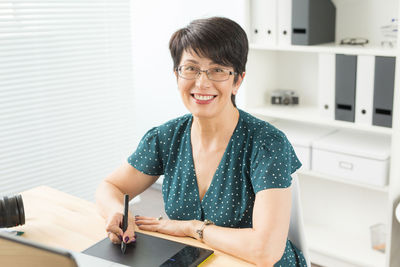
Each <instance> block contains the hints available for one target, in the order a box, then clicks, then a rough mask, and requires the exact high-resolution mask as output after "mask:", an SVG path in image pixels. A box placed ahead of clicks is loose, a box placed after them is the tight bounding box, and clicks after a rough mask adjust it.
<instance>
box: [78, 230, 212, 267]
mask: <svg viewBox="0 0 400 267" xmlns="http://www.w3.org/2000/svg"><path fill="white" fill-rule="evenodd" d="M83 253H84V254H87V255H91V256H95V257H99V258H102V259H106V260H109V261H113V262H117V263H120V264H125V265H128V266H140V267H147V266H149V267H150V266H151V267H154V266H163V267H165V266H197V265H199V264H200V263H202V262H203V261H205V260H206V259H207V258H208V257H209V256H211V255H212V254H213V253H214V251H212V250H208V249H204V248H200V247H194V246H190V245H187V244H183V243H178V242H174V241H171V240H167V239H163V238H159V237H155V236H151V235H147V234H143V233H138V232H136V242H135V243H129V244H127V246H126V251H125V254H122V253H121V247H120V246H119V245H115V244H113V243H112V242H110V240H109V239H108V238H105V239H103V240H101V241H100V242H98V243H96V244H95V245H93V246H92V247H90V248H88V249H86V250H85V251H83Z"/></svg>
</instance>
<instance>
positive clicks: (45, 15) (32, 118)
mask: <svg viewBox="0 0 400 267" xmlns="http://www.w3.org/2000/svg"><path fill="white" fill-rule="evenodd" d="M130 13H131V12H130V1H129V0H104V1H96V0H68V1H56V0H41V1H34V0H20V1H18V0H14V1H5V0H2V1H0V196H3V195H11V194H15V193H17V192H21V191H24V190H26V189H29V188H32V187H35V186H38V185H49V186H52V187H54V188H56V189H59V190H62V191H64V192H67V193H71V194H73V195H76V196H78V197H82V198H85V199H88V200H93V199H94V192H95V188H96V186H97V185H98V183H99V182H100V180H101V179H103V178H104V177H105V176H107V175H108V174H109V173H110V172H112V170H113V169H115V168H116V167H117V166H118V165H120V164H121V162H122V161H123V160H125V157H126V156H127V155H128V154H129V153H130V152H132V150H133V148H134V144H135V142H136V139H135V137H134V128H133V127H134V125H133V122H132V119H131V118H133V114H132V113H133V105H132V102H133V88H132V66H131V65H132V64H131V63H132V56H131V27H130Z"/></svg>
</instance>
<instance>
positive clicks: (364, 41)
mask: <svg viewBox="0 0 400 267" xmlns="http://www.w3.org/2000/svg"><path fill="white" fill-rule="evenodd" d="M368 42H369V41H368V39H365V38H344V39H342V40H341V41H340V44H341V45H365V44H368Z"/></svg>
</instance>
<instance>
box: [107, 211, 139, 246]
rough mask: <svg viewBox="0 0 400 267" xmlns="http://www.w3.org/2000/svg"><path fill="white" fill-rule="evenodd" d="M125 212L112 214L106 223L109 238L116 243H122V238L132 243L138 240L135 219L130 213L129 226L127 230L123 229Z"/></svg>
mask: <svg viewBox="0 0 400 267" xmlns="http://www.w3.org/2000/svg"><path fill="white" fill-rule="evenodd" d="M123 217H124V216H123V214H122V213H119V212H116V213H114V214H113V215H111V216H110V217H109V218H108V220H107V223H106V231H107V235H108V238H109V239H110V240H111V242H113V243H114V244H120V243H121V242H122V240H123V241H124V242H125V243H127V244H128V243H132V242H136V235H135V219H134V218H133V217H132V216H131V215H130V214H129V215H128V227H127V228H126V231H125V232H123V231H122V221H123Z"/></svg>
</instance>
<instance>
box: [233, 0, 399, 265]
mask: <svg viewBox="0 0 400 267" xmlns="http://www.w3.org/2000/svg"><path fill="white" fill-rule="evenodd" d="M294 1H295V0H294ZM257 2H258V1H248V3H249V5H254V4H256V3H257ZM333 2H334V4H335V6H336V42H335V43H330V44H322V45H314V46H294V45H280V44H279V42H278V44H277V45H269V44H265V43H260V42H258V43H257V42H253V40H252V36H253V35H254V34H253V29H252V28H248V29H247V31H248V33H249V34H248V36H249V37H250V51H249V58H248V64H247V71H246V77H245V81H244V83H243V86H242V88H241V90H240V91H239V95H238V99H237V102H238V106H239V107H241V108H244V109H245V110H246V111H249V112H250V113H252V114H253V115H256V116H258V117H260V118H262V119H265V120H267V121H271V122H272V123H273V121H274V120H276V119H279V120H288V121H296V123H304V124H315V125H317V126H318V127H321V126H325V127H329V128H332V127H333V128H336V129H338V130H343V129H344V130H348V129H351V130H355V131H360V132H365V133H366V134H371V133H373V134H377V135H379V134H381V135H382V138H384V137H387V136H388V135H389V136H390V139H391V145H390V147H391V148H390V159H389V174H388V183H387V185H386V186H374V185H369V184H365V183H360V182H358V181H356V180H349V179H343V178H339V177H336V176H335V175H332V174H329V175H327V174H321V173H318V172H316V171H313V170H302V171H300V173H299V179H300V185H301V190H302V205H303V210H304V219H305V225H306V234H307V236H306V237H307V240H308V244H309V249H310V255H311V261H312V262H314V263H316V264H320V265H323V266H327V267H329V266H334V267H338V266H382V267H383V266H386V267H388V266H391V267H397V266H400V256H399V255H398V253H399V252H400V224H399V222H398V221H397V220H396V219H395V216H394V215H393V214H394V210H395V207H396V205H397V203H398V202H399V200H400V165H399V162H400V88H399V86H400V83H399V82H400V68H399V66H400V61H399V52H400V49H399V46H398V45H397V44H398V43H399V42H397V44H396V43H394V42H392V44H394V46H393V47H390V45H389V43H388V40H389V41H394V40H395V39H393V38H392V37H387V36H383V33H382V31H381V26H383V25H388V24H390V23H391V19H392V18H398V17H399V13H400V12H399V0H383V1H382V0H333ZM248 10H249V14H248V16H249V21H250V23H249V25H253V23H251V20H252V14H251V10H254V7H251V8H249V9H248ZM279 13H280V12H277V14H278V15H279ZM277 21H279V18H277ZM250 27H251V26H250ZM277 27H278V28H279V25H277ZM348 37H363V38H367V39H368V40H369V43H368V44H367V45H365V46H350V45H339V43H340V40H341V39H343V38H348ZM390 38H392V39H390ZM256 41H257V40H256ZM329 54H331V55H335V54H345V55H356V56H359V57H360V58H362V57H365V56H389V57H395V58H396V66H397V68H396V71H395V88H394V101H393V126H392V128H386V127H379V126H373V125H371V123H369V122H368V121H367V122H366V121H365V120H364V121H363V120H357V122H345V121H338V120H335V119H334V116H332V113H331V114H329V112H328V115H327V114H324V112H322V111H321V101H322V100H323V99H325V100H327V101H328V102H329V103H334V99H332V98H334V97H335V94H334V91H332V90H333V89H332V88H330V89H329V84H330V83H329V81H330V80H331V81H332V80H333V79H332V78H329V77H328V78H327V77H326V73H325V74H324V73H323V71H322V70H321V69H323V68H321V64H324V62H329V57H326V58H323V56H321V55H329ZM361 61H362V60H361ZM321 77H322V78H321ZM368 78H370V77H365V81H367V79H368ZM321 79H324V80H323V81H322V80H321ZM357 79H358V80H360V79H361V80H362V77H357ZM363 81H364V80H363ZM324 83H328V86H326V87H324V86H321V84H324ZM327 88H328V89H327ZM363 88H365V89H363ZM276 89H290V90H294V91H296V92H297V93H298V95H299V96H300V104H299V105H297V106H278V105H271V104H270V97H271V94H272V92H273V91H274V90H276ZM326 90H330V91H326ZM363 90H366V91H365V92H363ZM370 90H371V88H367V87H364V86H359V87H357V89H356V91H357V92H356V94H371V92H370ZM376 223H384V224H385V225H386V230H387V231H386V232H387V233H386V234H387V235H386V252H385V253H381V252H378V251H375V250H373V249H372V248H371V242H370V229H369V227H370V226H372V225H374V224H376Z"/></svg>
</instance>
